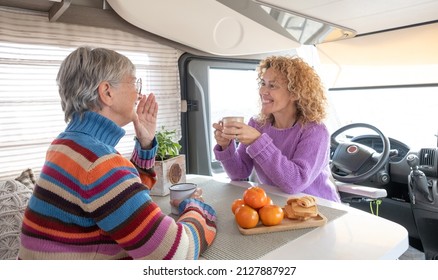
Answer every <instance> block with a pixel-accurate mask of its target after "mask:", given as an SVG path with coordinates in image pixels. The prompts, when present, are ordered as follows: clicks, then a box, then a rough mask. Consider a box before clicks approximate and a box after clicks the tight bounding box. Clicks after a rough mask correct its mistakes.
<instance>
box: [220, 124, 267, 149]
mask: <svg viewBox="0 0 438 280" xmlns="http://www.w3.org/2000/svg"><path fill="white" fill-rule="evenodd" d="M260 135H262V134H261V133H260V132H259V131H258V130H257V129H255V128H254V127H252V126H249V125H247V124H244V123H239V122H231V123H230V124H229V125H228V124H224V127H223V129H222V137H224V138H227V139H234V140H236V141H239V142H240V143H242V144H245V145H251V144H252V143H253V142H254V141H255V140H257V139H258V138H259V137H260Z"/></svg>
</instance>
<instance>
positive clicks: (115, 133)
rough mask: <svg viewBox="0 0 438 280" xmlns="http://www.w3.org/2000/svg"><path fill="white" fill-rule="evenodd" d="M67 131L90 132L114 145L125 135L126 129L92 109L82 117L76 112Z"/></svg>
mask: <svg viewBox="0 0 438 280" xmlns="http://www.w3.org/2000/svg"><path fill="white" fill-rule="evenodd" d="M65 132H77V133H84V134H88V135H90V136H91V137H93V138H96V139H98V140H99V141H102V142H103V143H105V144H107V145H110V146H113V147H115V146H116V145H117V143H119V141H120V139H121V138H122V137H123V136H124V135H125V130H124V129H123V128H121V127H120V126H118V125H117V124H116V123H115V122H113V121H112V120H110V119H108V118H106V117H104V116H102V115H100V114H98V113H96V112H91V111H87V112H85V113H84V114H83V115H82V117H80V116H79V114H74V115H73V118H72V120H71V121H70V123H69V124H68V125H67V128H66V130H65Z"/></svg>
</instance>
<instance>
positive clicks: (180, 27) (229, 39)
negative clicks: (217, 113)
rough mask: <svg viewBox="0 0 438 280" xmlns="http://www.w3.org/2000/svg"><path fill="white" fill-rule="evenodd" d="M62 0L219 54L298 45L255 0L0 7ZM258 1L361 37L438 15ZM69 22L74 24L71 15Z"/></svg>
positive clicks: (368, 4) (412, 4)
mask: <svg viewBox="0 0 438 280" xmlns="http://www.w3.org/2000/svg"><path fill="white" fill-rule="evenodd" d="M59 2H61V3H64V4H68V3H70V2H71V5H69V6H68V5H66V7H67V8H66V9H67V10H68V9H74V7H75V6H82V7H89V8H93V9H96V8H98V9H102V10H109V9H111V7H112V8H113V9H114V10H115V11H116V12H117V13H118V14H119V15H120V16H121V17H122V18H123V19H124V20H126V21H127V22H129V23H131V24H133V25H135V26H137V27H139V28H141V29H143V30H146V31H148V32H150V33H153V34H156V35H158V36H161V37H164V38H168V39H170V40H172V41H174V42H177V43H180V44H182V45H185V46H188V47H190V48H194V49H197V50H200V51H203V52H206V53H211V54H216V55H224V56H238V55H248V54H257V53H266V52H274V51H281V50H290V49H293V48H296V47H298V46H299V43H297V42H296V41H295V40H293V39H291V38H288V37H287V36H285V35H284V34H282V32H279V31H278V30H275V31H274V30H273V28H271V27H270V26H264V25H262V24H260V23H258V22H255V21H253V20H251V19H249V18H248V17H246V16H244V15H243V14H242V13H243V11H245V9H246V8H247V7H248V5H249V4H253V3H254V1H253V0H238V1H237V0H234V2H237V3H239V4H240V5H241V7H240V9H241V11H242V12H241V13H239V12H238V11H236V10H238V9H236V8H235V9H231V8H229V7H227V6H226V5H224V4H222V3H226V2H230V1H226V0H218V1H216V0H184V1H181V0H159V1H157V0H142V1H139V0H108V1H103V0H52V1H49V0H32V1H29V0H0V5H1V6H9V7H16V8H22V9H30V10H35V11H39V12H47V13H49V12H50V11H51V9H52V12H53V10H54V7H56V6H58V7H59V6H60V5H61V3H59ZM107 2H108V3H109V4H110V5H111V7H110V6H109V5H108V4H107ZM255 2H264V3H266V4H269V5H273V6H277V7H281V8H284V9H285V10H290V11H292V12H296V13H299V14H302V15H307V16H310V17H312V18H316V19H319V20H322V21H325V22H329V23H333V24H335V25H339V26H343V27H346V28H349V29H352V30H355V31H356V32H357V35H359V36H360V35H363V34H367V33H373V32H380V31H384V30H388V29H394V28H401V27H406V26H410V25H416V24H421V23H424V22H430V21H436V20H437V15H438V1H434V0H403V1H382V0H369V1H363V0H337V1H334V0H306V1H290V0H260V1H255ZM236 5H237V4H236ZM63 12H64V11H63ZM66 14H67V13H66ZM57 16H58V17H59V19H57V20H59V21H64V19H63V16H64V15H63V14H62V13H61V12H59V13H58V15H57ZM97 20H98V19H97ZM68 21H69V22H70V23H71V22H72V19H71V18H70V19H69V20H68ZM82 21H83V18H81V17H80V16H77V19H76V23H78V24H81V23H82ZM347 40H349V39H347Z"/></svg>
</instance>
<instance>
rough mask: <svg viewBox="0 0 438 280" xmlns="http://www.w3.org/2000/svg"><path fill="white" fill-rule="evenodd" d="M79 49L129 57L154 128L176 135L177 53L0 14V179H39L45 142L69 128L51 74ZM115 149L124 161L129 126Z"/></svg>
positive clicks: (130, 38)
mask: <svg viewBox="0 0 438 280" xmlns="http://www.w3.org/2000/svg"><path fill="white" fill-rule="evenodd" d="M82 45H90V46H95V47H106V48H110V49H113V50H116V51H118V52H120V53H122V54H124V55H126V56H127V57H129V58H130V59H131V60H132V61H133V63H134V64H135V65H136V67H137V77H141V78H142V80H143V90H142V92H143V93H149V92H154V93H155V94H156V96H157V102H158V104H159V114H158V124H157V125H158V128H160V127H161V126H165V127H166V128H167V129H171V130H173V129H176V130H177V132H178V133H177V134H178V136H180V135H181V126H180V110H181V109H180V108H181V104H180V103H181V100H180V99H181V98H180V88H179V76H178V56H179V53H180V52H179V51H178V50H176V49H174V48H171V47H168V46H165V45H161V44H158V43H156V42H154V41H152V40H148V39H145V38H142V37H138V36H135V35H132V34H130V33H127V32H122V31H119V30H114V29H105V28H94V27H86V26H81V25H72V24H66V23H57V22H49V21H48V17H47V14H44V13H34V12H25V11H17V10H7V9H0V179H5V178H13V177H15V176H18V175H19V174H20V172H21V171H22V170H24V169H26V168H32V169H33V170H34V171H35V173H36V174H37V175H38V174H39V171H40V170H41V167H42V165H43V163H44V157H45V152H46V150H47V147H48V145H49V144H50V142H51V141H52V140H53V138H54V137H56V136H57V135H58V134H59V133H60V132H61V131H62V130H64V128H65V126H66V124H65V122H64V113H63V112H62V110H61V105H60V98H59V95H58V88H57V86H56V75H57V72H58V69H59V66H60V64H61V62H62V60H63V59H64V58H65V57H66V56H67V55H68V54H69V53H70V52H72V51H73V50H74V49H76V48H77V47H79V46H82ZM124 129H125V130H126V135H125V137H124V138H123V139H122V140H121V141H120V142H119V144H118V146H117V149H118V151H119V152H120V153H122V154H123V155H125V156H127V157H129V156H130V154H131V152H132V148H133V145H134V142H133V137H134V130H133V126H132V124H129V125H127V126H125V127H124Z"/></svg>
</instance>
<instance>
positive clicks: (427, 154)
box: [420, 149, 436, 166]
mask: <svg viewBox="0 0 438 280" xmlns="http://www.w3.org/2000/svg"><path fill="white" fill-rule="evenodd" d="M435 151H436V150H435V149H421V150H420V165H423V166H424V165H426V166H434V164H435Z"/></svg>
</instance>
